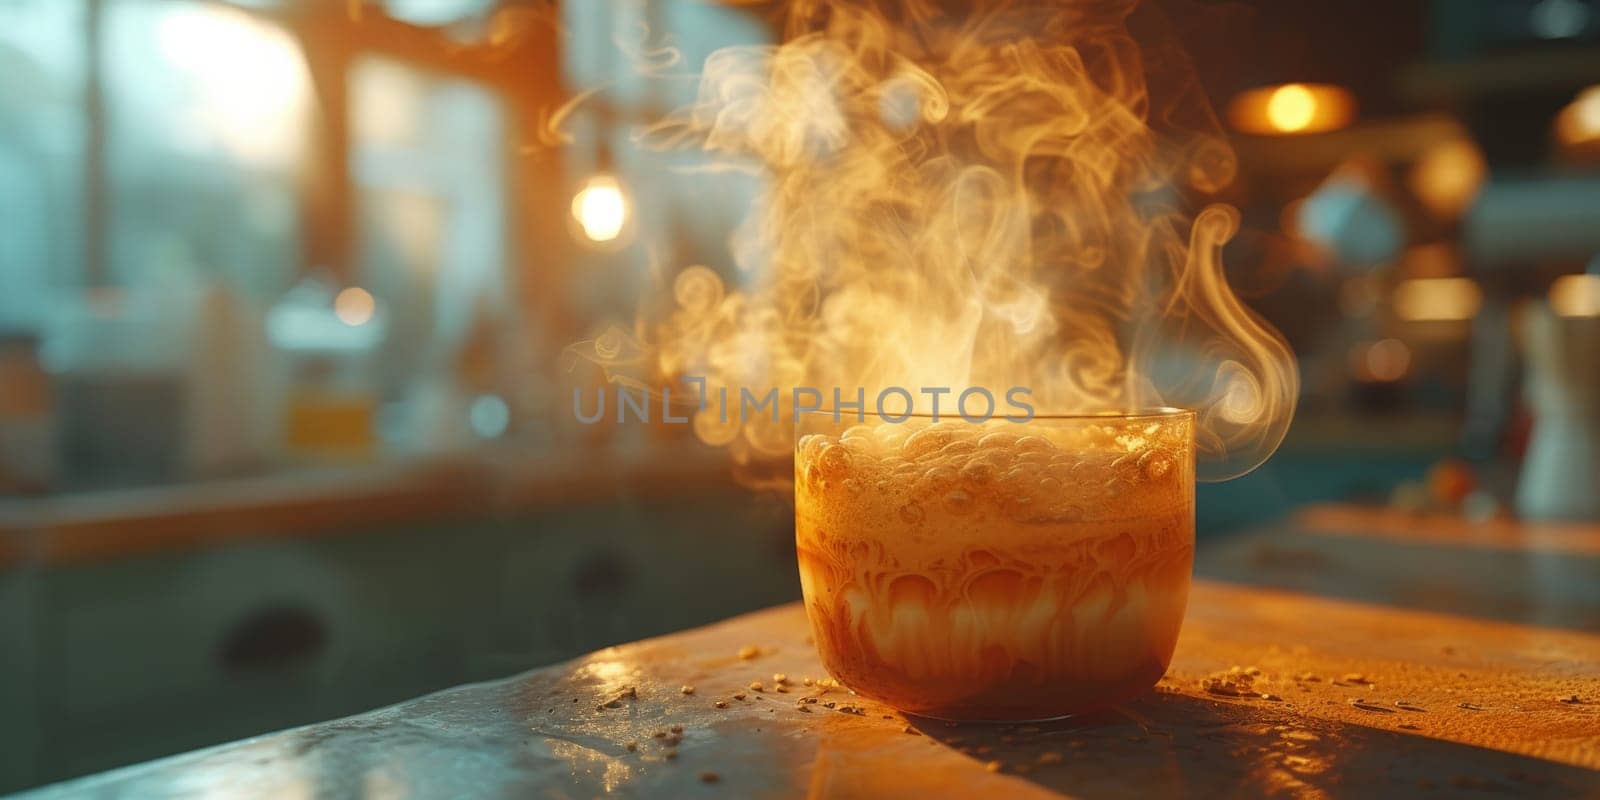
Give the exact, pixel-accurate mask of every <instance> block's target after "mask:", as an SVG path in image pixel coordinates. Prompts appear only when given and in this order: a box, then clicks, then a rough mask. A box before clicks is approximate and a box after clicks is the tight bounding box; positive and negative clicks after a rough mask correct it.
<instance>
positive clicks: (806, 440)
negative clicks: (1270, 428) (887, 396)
mask: <svg viewBox="0 0 1600 800" xmlns="http://www.w3.org/2000/svg"><path fill="white" fill-rule="evenodd" d="M1188 424H1189V421H1188V419H1187V418H1182V417H1179V418H1173V419H1150V420H1141V419H1126V418H1108V419H1107V420H1106V421H1105V422H1099V421H1092V420H1090V421H1086V420H1071V421H1069V422H1067V423H1065V424H1058V423H1055V422H1054V421H1050V420H1041V421H1037V422H1033V423H1023V424H1016V423H1009V422H1003V421H993V422H988V423H983V424H973V423H967V422H959V421H941V422H937V423H932V422H929V421H926V420H920V419H919V420H913V421H908V422H906V423H901V424H893V423H886V422H880V423H875V424H861V425H855V426H852V427H849V428H847V429H846V430H844V431H843V432H842V433H841V434H839V435H837V436H834V435H831V434H812V435H808V436H804V437H802V438H801V440H800V442H799V445H798V448H797V451H796V457H795V481H796V485H797V490H796V498H797V503H798V508H797V513H799V514H801V515H802V516H805V517H809V518H811V521H813V522H814V523H815V524H817V525H818V526H820V528H821V529H822V530H825V531H827V532H828V534H829V535H830V536H845V537H847V538H855V536H860V537H861V538H864V539H871V540H873V541H876V542H879V543H881V544H883V545H886V546H892V545H894V544H897V543H903V544H917V545H921V546H925V547H928V548H931V549H932V550H935V551H945V550H948V549H949V548H950V547H952V546H973V545H980V546H1002V547H1021V548H1024V549H1032V548H1034V547H1043V548H1055V547H1059V546H1060V545H1061V544H1063V543H1065V542H1066V541H1069V540H1072V539H1075V538H1084V537H1094V536H1107V535H1115V534H1116V533H1117V532H1118V531H1124V530H1128V529H1129V526H1128V525H1127V524H1126V523H1131V522H1136V521H1144V522H1146V523H1156V524H1154V525H1135V526H1133V527H1135V528H1138V529H1141V530H1143V531H1147V532H1148V533H1146V534H1145V535H1141V536H1139V537H1136V538H1137V539H1146V538H1151V537H1153V538H1155V539H1165V538H1168V537H1165V536H1161V535H1159V534H1158V533H1157V531H1159V530H1160V529H1163V528H1167V529H1171V528H1172V527H1174V526H1176V527H1178V528H1180V529H1186V528H1187V527H1188V526H1187V525H1183V524H1178V523H1181V521H1182V518H1183V517H1184V516H1186V515H1189V514H1192V508H1193V486H1194V478H1193V460H1192V449H1191V448H1190V446H1189V443H1188V442H1189V439H1188V437H1189V435H1190V430H1189V428H1188ZM852 533H854V535H852ZM1151 544H1155V543H1154V542H1152V543H1151Z"/></svg>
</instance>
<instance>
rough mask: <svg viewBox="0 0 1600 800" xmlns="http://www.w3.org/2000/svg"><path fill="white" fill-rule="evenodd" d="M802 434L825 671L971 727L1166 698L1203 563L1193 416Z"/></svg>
mask: <svg viewBox="0 0 1600 800" xmlns="http://www.w3.org/2000/svg"><path fill="white" fill-rule="evenodd" d="M813 416H814V419H811V420H803V421H802V423H801V431H800V432H801V436H800V439H799V442H798V445H797V450H796V454H795V506H796V508H795V511H796V544H797V548H798V553H799V561H800V579H801V585H802V587H803V589H804V593H805V603H806V611H807V614H808V616H809V617H810V621H811V627H812V631H813V634H814V637H815V639H816V644H817V648H818V650H819V651H820V653H821V656H822V660H823V663H824V665H825V666H826V667H827V668H828V670H829V671H830V672H831V673H832V674H833V675H834V677H836V678H838V679H839V680H840V681H842V682H843V683H844V684H845V685H847V686H849V687H850V688H851V689H853V690H855V691H857V692H858V693H860V694H862V695H865V696H868V697H871V698H874V699H877V700H880V701H882V702H885V703H887V704H889V705H891V706H894V707H895V708H898V709H901V710H903V711H907V712H912V713H918V714H924V715H928V716H934V717H941V718H947V719H959V720H1014V719H1044V718H1051V717H1057V716H1062V715H1066V714H1074V713H1081V712H1086V711H1092V710H1095V709H1098V708H1103V707H1105V706H1108V705H1111V704H1114V703H1117V702H1119V701H1121V700H1125V699H1127V698H1129V697H1131V696H1133V695H1135V694H1138V693H1140V692H1143V691H1145V690H1147V689H1149V688H1150V687H1151V686H1153V685H1154V684H1155V682H1156V681H1157V680H1158V679H1159V678H1160V677H1161V675H1162V674H1163V673H1164V672H1165V671H1166V668H1167V664H1168V662H1169V661H1170V660H1171V657H1172V650H1173V646H1174V644H1175V643H1176V640H1177V636H1178V629H1179V627H1180V625H1181V623H1182V620H1183V612H1184V605H1185V602H1186V600H1187V596H1188V589H1189V575H1190V568H1191V564H1192V561H1193V554H1194V416H1193V415H1192V414H1190V413H1188V412H1181V411H1170V412H1155V413H1151V414H1140V415H1107V416H1079V417H1053V418H1045V417H1040V418H1036V419H1033V420H1030V421H1028V422H1026V423H1012V422H1007V421H990V422H985V423H970V422H966V421H963V420H961V419H960V418H955V419H949V418H946V419H942V420H940V421H938V422H934V421H932V420H930V419H928V418H923V417H916V418H912V419H909V420H907V421H906V422H903V423H898V424H896V423H890V422H883V421H878V420H873V421H870V422H867V423H865V424H855V420H853V419H851V418H849V417H846V418H845V421H844V422H843V423H835V422H834V420H833V419H832V417H831V416H828V415H826V414H818V415H813Z"/></svg>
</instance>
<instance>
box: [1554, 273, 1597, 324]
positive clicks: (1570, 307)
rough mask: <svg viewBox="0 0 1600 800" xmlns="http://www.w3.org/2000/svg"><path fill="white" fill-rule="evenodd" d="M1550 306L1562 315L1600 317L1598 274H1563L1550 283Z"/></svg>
mask: <svg viewBox="0 0 1600 800" xmlns="http://www.w3.org/2000/svg"><path fill="white" fill-rule="evenodd" d="M1550 308H1551V309H1552V310H1554V311H1555V312H1556V313H1557V314H1559V315H1561V316H1563V317H1600V275H1563V276H1561V277H1560V278H1557V279H1556V282H1555V283H1553V284H1551V285H1550Z"/></svg>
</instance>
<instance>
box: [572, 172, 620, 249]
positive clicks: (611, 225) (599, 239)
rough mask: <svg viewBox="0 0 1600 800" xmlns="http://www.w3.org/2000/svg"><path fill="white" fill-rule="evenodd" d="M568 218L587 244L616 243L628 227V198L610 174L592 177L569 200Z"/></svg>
mask: <svg viewBox="0 0 1600 800" xmlns="http://www.w3.org/2000/svg"><path fill="white" fill-rule="evenodd" d="M572 216H573V218H574V219H576V220H577V221H578V226H579V228H580V229H582V231H583V235H584V236H585V237H586V238H588V239H589V241H591V242H595V243H597V244H603V243H606V242H613V241H616V240H617V239H618V238H619V237H621V236H622V232H623V230H624V229H625V228H626V227H627V224H628V196H627V195H626V194H625V193H624V192H623V191H622V184H621V182H619V181H618V180H617V179H616V178H615V177H613V176H610V175H596V176H594V177H593V178H590V179H589V182H588V183H586V184H584V187H583V188H582V189H581V190H579V191H578V194H577V196H575V197H573V198H572Z"/></svg>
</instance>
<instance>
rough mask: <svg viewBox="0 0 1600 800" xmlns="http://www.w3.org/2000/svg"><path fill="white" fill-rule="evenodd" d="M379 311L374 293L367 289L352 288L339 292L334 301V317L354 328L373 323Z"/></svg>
mask: <svg viewBox="0 0 1600 800" xmlns="http://www.w3.org/2000/svg"><path fill="white" fill-rule="evenodd" d="M377 311H378V301H376V300H374V299H373V297H372V293H371V292H369V291H367V290H366V289H361V288H358V287H355V286H352V287H350V288H348V289H345V290H343V291H341V292H339V295H338V296H337V297H335V298H334V299H333V313H334V315H335V316H337V317H338V318H339V321H340V322H343V323H344V324H346V325H349V326H350V327H352V328H356V327H360V326H362V325H365V324H367V323H368V322H371V321H372V317H373V315H374V314H376V313H377Z"/></svg>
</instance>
